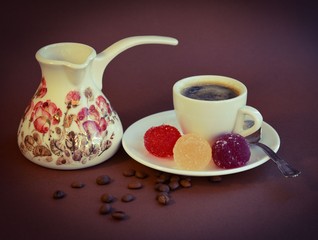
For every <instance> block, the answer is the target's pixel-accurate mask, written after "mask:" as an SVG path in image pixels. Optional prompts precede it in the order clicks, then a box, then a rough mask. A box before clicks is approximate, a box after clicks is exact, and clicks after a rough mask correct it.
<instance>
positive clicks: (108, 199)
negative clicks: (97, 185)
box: [100, 193, 115, 203]
mask: <svg viewBox="0 0 318 240" xmlns="http://www.w3.org/2000/svg"><path fill="white" fill-rule="evenodd" d="M100 199H101V201H102V202H105V203H112V202H114V201H115V197H114V196H113V195H111V194H109V193H104V194H103V195H102V196H101V198H100Z"/></svg>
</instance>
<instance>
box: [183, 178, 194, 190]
mask: <svg viewBox="0 0 318 240" xmlns="http://www.w3.org/2000/svg"><path fill="white" fill-rule="evenodd" d="M180 185H181V186H182V187H184V188H189V187H191V186H192V184H191V181H189V180H188V179H186V178H185V179H181V180H180Z"/></svg>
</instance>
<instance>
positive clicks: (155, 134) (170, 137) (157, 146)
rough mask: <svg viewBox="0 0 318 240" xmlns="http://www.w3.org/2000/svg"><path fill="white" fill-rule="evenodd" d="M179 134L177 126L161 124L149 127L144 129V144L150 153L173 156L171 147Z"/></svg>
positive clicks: (165, 156)
mask: <svg viewBox="0 0 318 240" xmlns="http://www.w3.org/2000/svg"><path fill="white" fill-rule="evenodd" d="M180 136H181V134H180V132H179V130H178V129H177V128H175V127H173V126H170V125H166V124H163V125H161V126H156V127H151V128H149V129H148V130H147V131H146V133H145V135H144V145H145V147H146V149H147V150H148V152H150V153H151V154H153V155H155V156H157V157H163V158H168V157H172V156H173V147H174V145H175V143H176V141H177V140H178V139H179V137H180Z"/></svg>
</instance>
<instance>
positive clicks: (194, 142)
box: [173, 133, 212, 170]
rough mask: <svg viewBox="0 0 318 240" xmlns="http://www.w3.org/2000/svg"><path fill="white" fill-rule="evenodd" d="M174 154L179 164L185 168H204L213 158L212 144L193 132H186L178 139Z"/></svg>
mask: <svg viewBox="0 0 318 240" xmlns="http://www.w3.org/2000/svg"><path fill="white" fill-rule="evenodd" d="M173 154H174V155H173V157H174V160H175V162H176V164H177V166H178V167H179V168H181V169H184V170H202V169H204V168H205V167H206V166H207V165H208V164H209V163H210V161H211V158H212V153H211V146H210V144H209V143H208V142H207V141H206V140H205V139H204V138H202V137H201V136H199V135H197V134H193V133H189V134H185V135H183V136H181V137H180V138H179V139H178V141H177V142H176V144H175V145H174V148H173Z"/></svg>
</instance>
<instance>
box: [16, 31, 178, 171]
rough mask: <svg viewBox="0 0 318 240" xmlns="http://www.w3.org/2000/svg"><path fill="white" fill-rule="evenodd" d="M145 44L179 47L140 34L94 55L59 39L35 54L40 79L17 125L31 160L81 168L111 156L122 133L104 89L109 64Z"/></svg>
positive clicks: (168, 40)
mask: <svg viewBox="0 0 318 240" xmlns="http://www.w3.org/2000/svg"><path fill="white" fill-rule="evenodd" d="M141 44H168V45H177V44H178V41H177V40H176V39H174V38H169V37H161V36H136V37H129V38H125V39H122V40H120V41H118V42H116V43H114V44H113V45H111V46H110V47H108V48H107V49H106V50H104V51H103V52H101V53H99V54H96V51H95V50H94V49H93V48H91V47H90V46H87V45H84V44H79V43H68V42H65V43H57V44H52V45H48V46H45V47H43V48H41V49H40V50H39V51H38V52H37V53H36V59H37V60H38V62H39V64H40V67H41V70H42V80H41V83H40V85H39V87H38V89H37V90H36V92H35V94H34V96H33V97H32V99H31V101H30V103H29V105H28V107H27V109H26V111H25V113H24V115H23V117H22V119H21V122H20V125H19V129H18V134H17V135H18V144H19V148H20V150H21V152H22V153H23V155H24V156H25V157H26V158H28V159H29V160H30V161H32V162H34V163H36V164H38V165H41V166H44V167H48V168H53V169H80V168H86V167H90V166H93V165H96V164H99V163H102V162H104V161H106V160H108V159H109V158H110V157H111V156H113V155H114V154H115V153H116V151H117V150H118V148H119V146H120V144H121V139H122V135H123V128H122V124H121V121H120V119H119V117H118V115H117V113H116V112H115V110H114V109H113V107H112V106H111V105H110V103H109V101H108V99H107V98H106V97H105V96H104V94H103V93H102V82H103V81H102V79H103V73H104V70H105V68H106V66H107V65H108V63H109V62H110V61H111V60H112V59H113V58H114V57H116V56H117V55H118V54H120V53H121V52H123V51H124V50H126V49H128V48H130V47H133V46H136V45H141Z"/></svg>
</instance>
